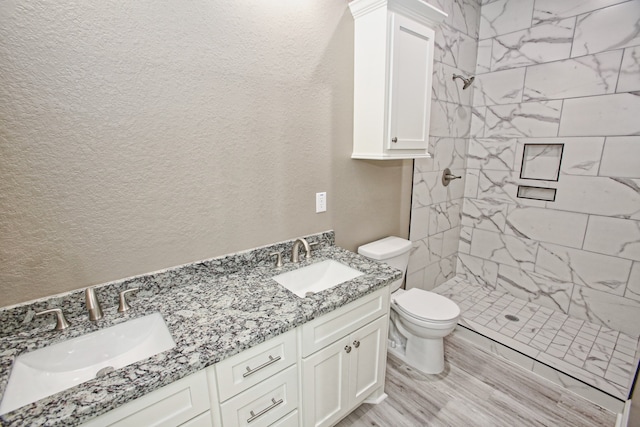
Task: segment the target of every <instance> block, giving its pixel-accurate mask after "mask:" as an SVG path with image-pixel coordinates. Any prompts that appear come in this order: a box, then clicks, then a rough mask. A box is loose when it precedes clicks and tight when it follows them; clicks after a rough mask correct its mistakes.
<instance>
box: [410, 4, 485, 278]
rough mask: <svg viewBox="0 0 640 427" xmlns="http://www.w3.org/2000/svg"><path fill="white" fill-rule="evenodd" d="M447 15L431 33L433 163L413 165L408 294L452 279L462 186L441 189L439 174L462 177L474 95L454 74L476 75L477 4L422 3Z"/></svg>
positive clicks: (458, 234)
mask: <svg viewBox="0 0 640 427" xmlns="http://www.w3.org/2000/svg"><path fill="white" fill-rule="evenodd" d="M427 2H428V3H430V4H432V5H433V6H435V7H437V8H439V9H441V10H443V11H445V12H446V13H447V14H448V17H447V18H446V20H445V22H444V23H442V24H440V26H439V27H438V28H437V31H436V40H435V44H436V47H435V54H434V72H433V93H432V111H431V129H430V135H431V138H430V146H431V149H430V152H431V153H432V156H433V157H432V158H430V159H418V160H416V161H415V167H414V175H413V180H414V181H413V197H412V199H413V202H412V208H411V231H410V236H409V238H410V239H411V241H412V242H413V248H412V251H411V255H410V259H409V267H408V269H407V288H413V287H418V288H422V289H433V288H434V287H435V286H437V285H439V284H441V283H443V282H444V281H446V280H448V279H450V278H451V277H453V276H454V275H455V267H456V258H457V251H458V241H459V239H460V214H461V209H462V198H463V195H464V183H463V182H462V181H461V180H456V181H453V182H452V183H451V184H450V185H449V186H448V187H444V186H443V185H442V183H441V176H442V171H443V170H444V169H445V168H449V169H451V171H452V173H454V174H455V175H464V168H465V153H466V151H467V144H468V139H469V131H470V129H471V105H472V101H473V89H467V90H462V83H461V82H460V81H459V80H458V81H453V79H452V77H453V74H454V73H455V74H462V75H465V76H467V75H470V74H473V73H474V71H475V67H476V64H475V58H476V49H477V45H478V31H479V22H480V5H479V3H478V2H477V1H476V0H427Z"/></svg>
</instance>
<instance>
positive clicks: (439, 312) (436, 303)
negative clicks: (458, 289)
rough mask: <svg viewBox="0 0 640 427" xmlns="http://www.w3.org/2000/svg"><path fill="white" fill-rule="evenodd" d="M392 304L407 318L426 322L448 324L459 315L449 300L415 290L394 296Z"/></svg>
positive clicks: (458, 311) (456, 307) (454, 305)
mask: <svg viewBox="0 0 640 427" xmlns="http://www.w3.org/2000/svg"><path fill="white" fill-rule="evenodd" d="M393 302H394V303H395V306H396V308H398V310H400V311H401V312H403V313H404V314H406V315H407V316H410V317H413V318H416V319H419V320H424V321H428V322H434V323H438V322H450V321H452V320H454V319H457V318H458V316H459V315H460V308H459V307H458V305H457V304H456V303H454V302H453V301H451V300H450V299H449V298H446V297H443V296H442V295H438V294H436V293H433V292H429V291H425V290H422V289H417V288H413V289H409V290H408V291H406V292H402V293H401V294H400V295H397V296H395V297H394V298H393Z"/></svg>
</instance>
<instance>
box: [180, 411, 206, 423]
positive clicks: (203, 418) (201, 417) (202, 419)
mask: <svg viewBox="0 0 640 427" xmlns="http://www.w3.org/2000/svg"><path fill="white" fill-rule="evenodd" d="M180 427H213V420H212V419H211V411H207V412H205V413H203V414H200V415H198V416H197V417H194V418H191V419H190V420H189V421H187V422H186V423H184V424H180Z"/></svg>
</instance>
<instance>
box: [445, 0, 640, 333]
mask: <svg viewBox="0 0 640 427" xmlns="http://www.w3.org/2000/svg"><path fill="white" fill-rule="evenodd" d="M638 27H640V1H638V0H633V1H620V0H597V1H596V0H563V1H557V0H495V1H483V3H482V6H481V19H480V25H479V42H478V55H477V64H476V73H477V77H476V80H475V82H474V86H475V90H474V95H473V102H472V116H473V119H472V124H471V130H470V139H469V145H468V156H467V159H466V162H467V163H466V167H467V169H466V176H465V181H466V182H465V189H464V204H463V207H462V218H461V223H460V236H461V237H460V245H459V256H458V262H457V267H456V268H457V274H458V275H461V276H463V277H465V278H467V279H468V280H470V281H473V282H476V283H479V284H481V285H483V286H485V287H487V288H493V289H498V290H503V291H507V292H509V293H510V294H512V295H514V296H516V297H519V298H522V299H525V300H528V301H532V302H536V303H538V304H540V305H542V306H546V307H549V308H552V309H554V310H559V311H562V312H564V313H567V314H569V315H571V316H573V317H577V318H581V319H584V320H588V321H591V322H594V323H598V324H601V325H606V326H609V327H611V328H613V329H617V330H620V331H623V332H626V333H628V334H630V335H634V336H637V335H639V334H640V32H638ZM549 143H552V144H556V143H559V144H564V150H563V153H562V158H561V165H560V174H559V179H558V180H557V182H556V181H537V180H527V179H521V178H520V170H521V164H522V157H523V147H524V144H549ZM518 185H532V186H537V187H548V188H554V189H556V197H555V201H547V202H545V201H539V200H528V199H523V198H518V197H517V188H518Z"/></svg>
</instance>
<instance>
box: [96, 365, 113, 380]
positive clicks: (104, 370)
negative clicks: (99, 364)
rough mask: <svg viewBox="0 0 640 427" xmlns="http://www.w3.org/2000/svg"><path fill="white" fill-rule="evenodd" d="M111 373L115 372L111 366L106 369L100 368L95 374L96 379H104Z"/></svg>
mask: <svg viewBox="0 0 640 427" xmlns="http://www.w3.org/2000/svg"><path fill="white" fill-rule="evenodd" d="M113 371H115V369H114V368H113V366H107V367H106V368H102V369H100V370H99V371H98V372H97V373H96V378H100V377H104V376H105V375H107V374H108V373H110V372H113Z"/></svg>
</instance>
